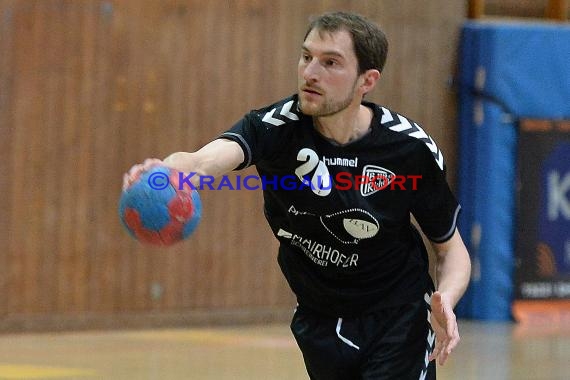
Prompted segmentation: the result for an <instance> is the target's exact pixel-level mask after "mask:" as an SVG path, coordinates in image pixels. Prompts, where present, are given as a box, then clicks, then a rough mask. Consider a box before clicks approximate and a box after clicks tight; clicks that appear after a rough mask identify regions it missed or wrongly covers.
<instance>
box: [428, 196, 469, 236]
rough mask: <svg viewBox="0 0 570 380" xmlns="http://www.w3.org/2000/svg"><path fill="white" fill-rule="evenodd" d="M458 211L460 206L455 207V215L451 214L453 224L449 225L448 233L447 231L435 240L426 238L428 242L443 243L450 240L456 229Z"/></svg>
mask: <svg viewBox="0 0 570 380" xmlns="http://www.w3.org/2000/svg"><path fill="white" fill-rule="evenodd" d="M459 211H461V206H460V205H457V208H456V209H455V213H454V214H453V223H451V228H450V229H449V231H447V233H445V235H443V236H441V237H435V238H433V237H430V236H428V238H429V240H431V241H433V242H434V243H445V242H446V241H448V240H449V239H451V237H452V236H453V234H454V233H455V229H456V228H457V217H458V216H459Z"/></svg>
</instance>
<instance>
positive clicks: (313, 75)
mask: <svg viewBox="0 0 570 380" xmlns="http://www.w3.org/2000/svg"><path fill="white" fill-rule="evenodd" d="M319 71H320V66H319V62H318V61H317V60H316V59H314V58H313V59H311V60H310V61H309V62H307V63H306V64H305V68H304V69H303V79H305V81H306V82H312V83H314V82H316V81H317V80H318V78H319Z"/></svg>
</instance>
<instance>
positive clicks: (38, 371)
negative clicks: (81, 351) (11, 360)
mask: <svg viewBox="0 0 570 380" xmlns="http://www.w3.org/2000/svg"><path fill="white" fill-rule="evenodd" d="M95 374H96V372H95V371H92V370H85V369H76V368H61V367H46V366H33V365H12V364H0V379H49V378H65V377H83V376H85V377H87V376H95Z"/></svg>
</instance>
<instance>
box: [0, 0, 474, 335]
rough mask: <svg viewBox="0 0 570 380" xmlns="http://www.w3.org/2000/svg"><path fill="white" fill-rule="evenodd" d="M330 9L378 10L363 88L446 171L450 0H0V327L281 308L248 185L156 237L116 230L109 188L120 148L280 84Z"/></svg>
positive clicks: (233, 110) (233, 116)
mask: <svg viewBox="0 0 570 380" xmlns="http://www.w3.org/2000/svg"><path fill="white" fill-rule="evenodd" d="M333 9H346V10H353V11H358V12H361V13H363V14H365V15H368V16H369V17H371V18H373V19H375V20H377V21H378V22H380V23H381V24H382V25H383V26H384V28H385V30H386V32H387V34H388V37H389V39H390V42H391V51H390V55H389V58H388V63H387V66H386V69H385V73H384V78H383V80H382V82H381V84H380V86H379V89H377V90H376V92H375V94H374V95H373V96H372V99H373V100H376V101H379V102H381V103H383V104H385V105H387V106H390V107H393V108H395V109H397V110H400V111H401V112H403V113H404V114H406V115H408V116H410V117H412V118H413V119H415V120H417V121H419V122H421V123H422V124H423V125H424V126H425V128H426V129H427V130H428V131H429V132H430V133H431V134H432V135H433V136H434V137H435V139H436V140H437V141H438V144H439V146H440V148H441V149H442V150H443V151H444V153H445V154H446V159H447V163H448V167H449V173H450V177H451V180H452V181H454V178H455V168H456V159H455V155H456V152H455V146H456V112H455V102H454V99H455V96H454V94H453V92H452V91H451V90H450V88H449V79H450V77H451V75H452V74H453V68H454V62H455V55H456V48H457V40H458V35H459V27H460V25H461V23H462V22H463V20H464V17H465V14H466V5H465V4H464V2H462V1H445V0H439V1H429V2H421V6H418V2H417V1H415V0H385V1H376V0H370V1H361V0H354V1H346V0H345V1H340V0H339V1H333V0H323V1H318V2H317V1H305V0H294V1H290V0H271V1H269V0H268V1H262V0H235V1H229V0H228V1H227V0H223V1H222V0H211V1H201V0H194V1H192V0H188V1H174V0H166V1H151V0H146V1H141V0H123V1H95V0H93V1H89V0H85V1H71V0H67V1H66V0H21V1H18V0H0V190H1V192H0V268H1V270H0V330H4V331H6V330H10V331H14V330H32V329H65V328H89V327H106V326H108V327H120V326H142V325H160V324H172V323H196V322H230V321H252V320H262V319H263V320H274V319H279V318H288V317H289V313H290V311H291V308H292V307H293V306H294V300H293V298H292V296H291V294H290V292H289V290H288V288H287V286H286V284H285V282H284V280H283V279H282V276H281V274H280V272H279V269H278V265H277V263H276V260H275V257H276V243H275V241H274V239H273V238H272V236H271V235H270V231H269V228H268V227H266V225H265V222H264V220H263V213H262V206H261V194H260V193H259V192H251V191H230V190H224V191H207V190H206V191H203V192H202V198H203V203H204V217H203V219H202V223H201V225H200V226H199V228H198V231H197V233H196V234H195V235H194V236H193V237H192V238H191V240H189V241H187V242H184V243H183V244H181V245H180V246H177V247H175V248H173V249H169V250H158V249H150V248H145V247H142V246H140V245H139V244H138V243H137V242H135V241H134V240H133V239H131V238H130V237H129V236H128V235H127V233H126V232H125V231H124V229H123V228H122V226H121V225H120V224H119V219H118V214H117V201H118V196H119V193H120V186H121V177H122V174H123V172H124V171H126V170H127V169H128V168H129V167H130V166H131V165H132V164H134V163H136V162H139V161H140V160H142V159H144V158H146V157H149V156H154V157H164V156H165V155H167V154H168V153H170V152H173V151H178V150H194V149H196V148H198V147H199V146H201V145H202V144H204V143H206V142H208V141H209V140H211V139H213V138H214V137H215V136H216V135H217V134H219V133H220V132H222V131H223V130H225V129H227V128H228V127H230V126H231V125H232V123H233V122H234V121H236V120H237V119H238V118H240V117H241V116H242V115H243V114H244V113H245V112H247V111H248V110H250V109H251V108H255V107H260V106H262V105H265V104H268V103H270V102H272V101H274V100H277V99H279V98H281V97H283V96H286V95H288V94H290V93H292V92H293V91H294V90H295V86H296V64H297V60H298V54H299V47H300V43H301V39H302V37H303V35H304V31H305V26H306V23H307V19H308V17H309V15H311V14H317V13H320V12H322V11H325V10H333ZM249 173H252V171H249Z"/></svg>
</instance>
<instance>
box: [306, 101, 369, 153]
mask: <svg viewBox="0 0 570 380" xmlns="http://www.w3.org/2000/svg"><path fill="white" fill-rule="evenodd" d="M372 116H373V114H372V110H371V109H370V108H368V107H366V106H364V105H359V107H358V108H357V109H355V110H350V109H346V110H344V111H343V112H340V113H338V114H335V115H331V116H324V117H316V118H314V123H315V128H316V129H317V131H319V133H320V134H322V135H323V136H324V137H326V138H328V139H331V140H333V141H335V142H336V143H338V144H339V145H345V144H348V143H350V142H352V141H356V140H358V139H359V138H361V137H362V136H364V135H365V134H366V133H368V130H369V129H370V124H371V122H372Z"/></svg>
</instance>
